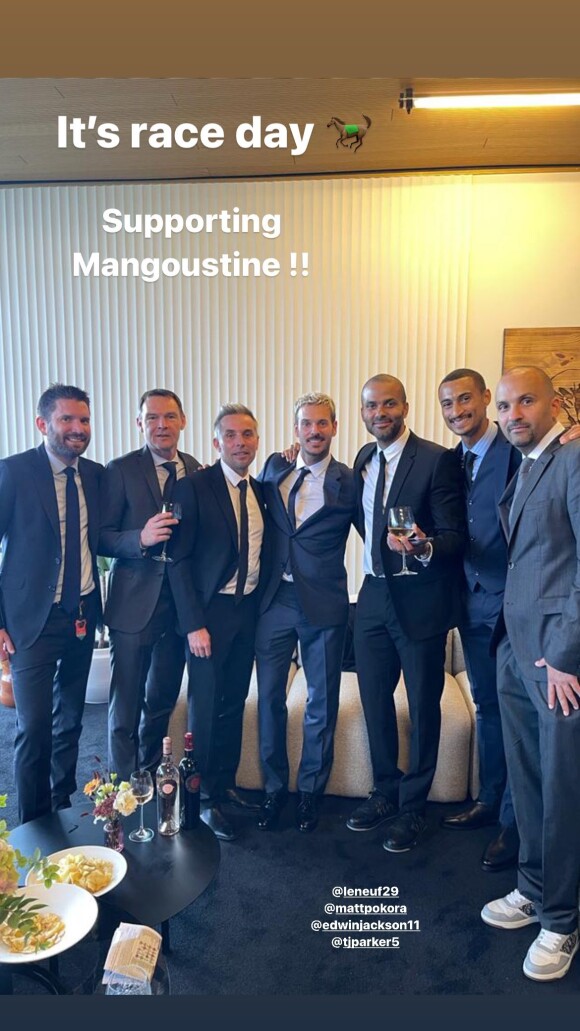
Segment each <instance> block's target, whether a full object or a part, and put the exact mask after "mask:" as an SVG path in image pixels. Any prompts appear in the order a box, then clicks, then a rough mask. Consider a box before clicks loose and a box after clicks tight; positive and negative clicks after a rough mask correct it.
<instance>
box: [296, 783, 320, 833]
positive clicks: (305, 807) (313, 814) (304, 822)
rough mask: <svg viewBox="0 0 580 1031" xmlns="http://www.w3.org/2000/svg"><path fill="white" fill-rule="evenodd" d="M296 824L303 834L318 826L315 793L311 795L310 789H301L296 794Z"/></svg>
mask: <svg viewBox="0 0 580 1031" xmlns="http://www.w3.org/2000/svg"><path fill="white" fill-rule="evenodd" d="M296 826H297V828H298V830H299V831H302V833H303V834H308V833H309V832H310V831H313V830H315V828H316V827H317V826H318V809H317V804H316V795H313V794H312V792H311V791H301V792H300V795H299V796H298V805H297V806H296Z"/></svg>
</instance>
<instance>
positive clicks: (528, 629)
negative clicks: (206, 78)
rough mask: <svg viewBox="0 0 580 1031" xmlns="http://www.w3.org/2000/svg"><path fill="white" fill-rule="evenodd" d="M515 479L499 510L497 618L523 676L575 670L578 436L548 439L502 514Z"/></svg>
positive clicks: (579, 597)
mask: <svg viewBox="0 0 580 1031" xmlns="http://www.w3.org/2000/svg"><path fill="white" fill-rule="evenodd" d="M515 483H516V477H514V478H513V479H512V480H511V482H510V483H509V484H508V486H507V488H506V490H505V491H504V493H503V495H502V497H501V498H500V502H499V508H500V517H501V521H502V526H503V530H504V533H505V535H506V538H507V542H508V572H507V580H506V589H505V596H504V609H503V616H504V620H505V627H506V630H507V633H508V636H509V639H510V644H511V646H512V649H513V652H514V655H515V657H516V660H517V662H518V665H519V666H520V669H521V671H522V673H523V674H524V676H527V677H530V678H532V679H534V680H539V681H541V682H545V679H546V671H545V669H538V668H537V667H536V666H534V662H535V660H536V659H540V658H545V659H546V662H548V663H549V664H550V666H553V667H555V669H559V670H562V671H563V672H566V673H573V674H578V673H579V672H580V440H575V441H572V442H571V443H569V444H566V446H565V447H562V445H561V444H560V442H559V441H558V440H555V441H553V442H552V443H551V444H550V445H549V446H548V447H547V448H546V450H545V451H544V453H543V454H542V455H540V457H539V458H538V459H536V462H535V463H534V466H533V468H532V470H531V472H530V473H529V475H528V477H527V479H526V481H525V485H524V486H523V487H522V489H521V490H520V492H519V493H518V495H517V497H516V499H515V502H514V513H513V517H512V526H511V529H510V526H509V522H508V518H509V510H510V506H511V501H512V497H513V494H514V489H515Z"/></svg>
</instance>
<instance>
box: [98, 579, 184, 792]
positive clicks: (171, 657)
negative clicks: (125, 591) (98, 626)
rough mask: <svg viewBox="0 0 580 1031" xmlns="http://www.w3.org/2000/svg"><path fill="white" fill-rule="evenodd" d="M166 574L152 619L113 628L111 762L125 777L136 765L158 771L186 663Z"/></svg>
mask: <svg viewBox="0 0 580 1031" xmlns="http://www.w3.org/2000/svg"><path fill="white" fill-rule="evenodd" d="M176 626H177V614H176V611H175V605H174V603H173V596H172V594H171V588H170V586H169V582H168V580H167V576H166V577H165V580H164V583H163V587H162V588H161V593H160V595H159V600H158V602H157V605H156V606H155V610H154V612H153V615H152V616H151V619H150V620H149V622H148V623H147V625H146V626H145V627H144V628H143V630H141V631H140V632H139V633H136V634H127V633H124V632H123V631H121V630H111V631H110V637H111V693H110V697H109V767H110V769H111V770H113V771H114V772H115V773H117V774H118V775H119V777H120V778H121V779H122V780H128V779H129V777H130V776H131V773H133V771H134V770H136V769H138V768H139V769H147V770H150V771H151V773H153V774H155V771H156V769H157V767H158V765H159V762H160V759H161V753H162V744H163V738H164V736H165V735H166V734H167V727H168V724H169V718H170V716H171V713H172V712H173V709H174V707H175V703H176V701H177V696H178V694H179V689H180V687H181V679H182V676H183V670H184V667H185V644H184V640H183V637H181V636H180V635H179V634H178V633H177V630H176Z"/></svg>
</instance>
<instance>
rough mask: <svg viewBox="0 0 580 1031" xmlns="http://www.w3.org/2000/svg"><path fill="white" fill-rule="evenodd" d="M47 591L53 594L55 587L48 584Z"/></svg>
mask: <svg viewBox="0 0 580 1031" xmlns="http://www.w3.org/2000/svg"><path fill="white" fill-rule="evenodd" d="M48 589H49V591H52V593H53V594H54V592H55V591H56V586H55V585H54V584H49V585H48Z"/></svg>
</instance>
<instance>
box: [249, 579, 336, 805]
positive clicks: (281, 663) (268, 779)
mask: <svg viewBox="0 0 580 1031" xmlns="http://www.w3.org/2000/svg"><path fill="white" fill-rule="evenodd" d="M345 634H346V624H342V625H340V626H332V627H316V626H312V623H310V622H309V621H308V620H307V618H306V616H305V615H304V612H303V611H302V608H301V605H300V602H299V601H298V595H297V593H296V587H295V586H294V584H293V583H290V582H286V581H284V580H283V581H282V582H281V584H280V587H279V589H278V592H277V593H276V595H275V596H274V600H273V601H272V604H271V605H270V606H269V608H268V609H267V611H266V612H265V613H264V614H263V615H262V616H261V617H260V619H259V620H258V629H257V633H256V668H257V673H258V719H259V728H260V760H261V763H262V770H263V772H264V781H265V788H266V791H267V792H269V793H270V792H276V791H280V790H282V789H287V788H288V773H289V767H288V752H287V749H286V726H287V721H288V710H287V707H286V684H287V681H288V671H289V668H290V662H291V659H292V655H293V653H294V650H295V648H296V644H297V642H298V641H299V642H300V654H301V658H302V664H303V666H304V672H305V674H306V680H307V685H308V688H307V689H308V695H307V699H306V709H305V712H304V728H303V741H302V757H301V759H300V766H299V769H298V779H297V788H298V791H307V792H311V793H314V794H322V792H323V791H324V788H325V786H326V782H327V780H328V777H329V775H330V770H331V767H332V761H333V758H334V728H335V726H336V718H337V715H338V696H339V691H340V677H341V664H342V653H343V648H344V638H345Z"/></svg>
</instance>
